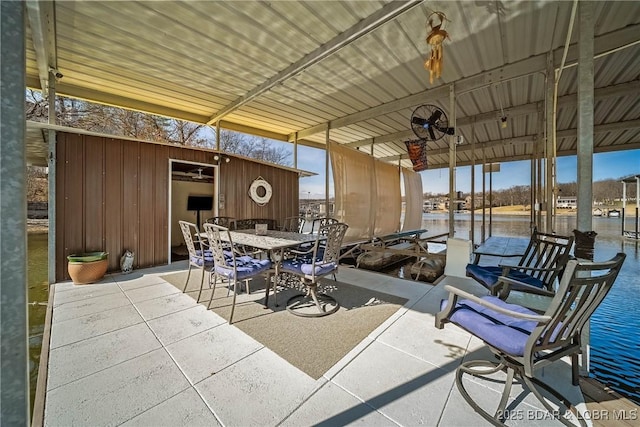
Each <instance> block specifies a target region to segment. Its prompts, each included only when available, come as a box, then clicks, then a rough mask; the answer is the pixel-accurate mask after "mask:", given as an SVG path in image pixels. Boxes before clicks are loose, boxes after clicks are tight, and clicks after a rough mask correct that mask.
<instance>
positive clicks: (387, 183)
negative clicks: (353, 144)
mask: <svg viewBox="0 0 640 427" xmlns="http://www.w3.org/2000/svg"><path fill="white" fill-rule="evenodd" d="M330 154H331V168H332V170H333V182H334V185H335V215H334V216H335V218H336V219H338V220H339V221H342V222H345V223H347V224H348V225H349V229H348V230H347V235H346V237H347V240H357V239H363V238H366V239H368V238H371V237H372V236H374V235H383V234H389V233H393V232H395V231H397V230H398V226H399V224H400V211H401V199H400V175H399V173H398V169H397V167H395V166H393V165H390V164H388V163H384V162H381V161H379V160H375V159H374V158H373V157H371V156H370V155H368V154H365V153H361V152H360V151H357V150H353V149H351V148H348V147H345V146H342V145H340V144H336V143H331V148H330Z"/></svg>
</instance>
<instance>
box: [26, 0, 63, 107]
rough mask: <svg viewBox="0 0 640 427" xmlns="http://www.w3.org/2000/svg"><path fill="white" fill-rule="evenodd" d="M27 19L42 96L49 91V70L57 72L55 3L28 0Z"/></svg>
mask: <svg viewBox="0 0 640 427" xmlns="http://www.w3.org/2000/svg"><path fill="white" fill-rule="evenodd" d="M26 6H27V17H28V19H29V26H30V27H31V39H32V41H33V48H34V50H35V53H36V63H37V64H38V77H39V78H40V89H41V90H42V95H43V96H46V95H47V93H48V90H49V69H50V68H51V69H52V70H54V71H55V72H57V68H58V60H57V56H56V20H55V12H54V7H53V1H37V0H27V2H26Z"/></svg>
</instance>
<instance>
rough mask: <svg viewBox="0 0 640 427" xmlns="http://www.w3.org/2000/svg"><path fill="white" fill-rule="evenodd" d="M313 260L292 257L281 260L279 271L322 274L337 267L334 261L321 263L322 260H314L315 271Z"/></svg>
mask: <svg viewBox="0 0 640 427" xmlns="http://www.w3.org/2000/svg"><path fill="white" fill-rule="evenodd" d="M313 267H314V266H313V262H312V260H311V259H310V257H309V258H294V259H287V260H284V261H282V267H281V268H280V270H281V271H286V272H288V273H293V274H298V275H305V276H314V275H315V276H323V275H325V274H328V273H331V272H332V271H333V270H335V269H336V268H337V265H336V263H335V262H328V263H324V264H323V263H322V260H316V265H315V271H314V268H313Z"/></svg>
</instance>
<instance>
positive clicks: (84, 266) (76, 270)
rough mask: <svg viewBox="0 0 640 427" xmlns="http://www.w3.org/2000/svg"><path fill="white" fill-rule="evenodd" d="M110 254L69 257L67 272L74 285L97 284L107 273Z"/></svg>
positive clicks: (95, 253) (93, 253) (86, 254)
mask: <svg viewBox="0 0 640 427" xmlns="http://www.w3.org/2000/svg"><path fill="white" fill-rule="evenodd" d="M108 256H109V253H108V252H87V253H80V254H71V255H69V256H67V261H68V264H67V270H68V271H69V276H71V280H73V283H75V284H77V285H85V284H88V283H93V282H97V281H98V280H100V279H102V278H103V277H104V274H105V273H106V272H107V265H108V261H107V257H108Z"/></svg>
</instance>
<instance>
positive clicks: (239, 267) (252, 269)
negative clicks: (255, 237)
mask: <svg viewBox="0 0 640 427" xmlns="http://www.w3.org/2000/svg"><path fill="white" fill-rule="evenodd" d="M241 258H242V260H241ZM269 268H271V261H269V260H268V259H256V258H251V257H250V256H243V257H238V258H236V271H237V272H238V274H237V276H236V277H235V279H237V280H242V279H246V278H247V277H251V276H256V275H258V274H260V273H262V272H263V271H266V270H268V269H269ZM215 270H216V273H218V274H219V275H221V276H223V277H226V278H227V279H234V277H233V276H234V274H233V267H227V266H223V265H216V266H215Z"/></svg>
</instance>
